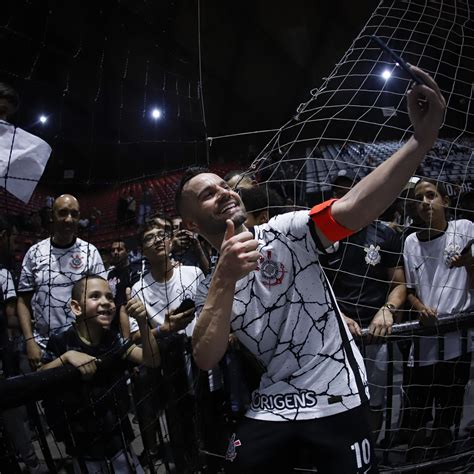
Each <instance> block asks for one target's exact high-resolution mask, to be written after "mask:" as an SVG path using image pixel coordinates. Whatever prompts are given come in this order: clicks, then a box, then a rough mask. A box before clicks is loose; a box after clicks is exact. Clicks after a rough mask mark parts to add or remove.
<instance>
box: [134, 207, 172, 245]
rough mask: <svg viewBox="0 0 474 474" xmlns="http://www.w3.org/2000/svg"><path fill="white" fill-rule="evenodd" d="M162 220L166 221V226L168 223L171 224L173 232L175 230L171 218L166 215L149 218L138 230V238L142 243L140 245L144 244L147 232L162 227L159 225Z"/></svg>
mask: <svg viewBox="0 0 474 474" xmlns="http://www.w3.org/2000/svg"><path fill="white" fill-rule="evenodd" d="M160 220H161V221H165V225H166V223H167V224H169V226H170V228H171V230H172V229H173V221H172V220H171V218H170V217H168V216H165V215H164V214H155V215H153V216H151V217H150V218H148V219H147V220H146V221H145V223H144V224H143V225H142V226H141V227H140V229H139V230H138V234H137V238H138V241H139V242H140V245H141V244H143V236H144V235H145V233H146V232H149V231H150V230H152V229H156V228H158V227H161V225H160V223H159V221H160Z"/></svg>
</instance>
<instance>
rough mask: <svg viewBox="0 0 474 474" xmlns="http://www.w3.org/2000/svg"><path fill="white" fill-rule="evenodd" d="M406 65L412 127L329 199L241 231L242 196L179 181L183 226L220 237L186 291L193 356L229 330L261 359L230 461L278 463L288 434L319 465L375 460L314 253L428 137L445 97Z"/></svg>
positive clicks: (394, 187)
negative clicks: (196, 288)
mask: <svg viewBox="0 0 474 474" xmlns="http://www.w3.org/2000/svg"><path fill="white" fill-rule="evenodd" d="M412 71H413V72H414V74H416V75H417V76H419V77H420V78H421V79H422V80H423V82H424V84H425V85H415V86H414V87H413V89H412V90H411V91H410V93H409V94H408V111H409V115H410V118H411V121H412V124H413V127H414V135H413V137H411V138H410V139H409V140H408V141H407V143H406V144H405V145H403V146H402V147H401V148H400V150H398V151H397V152H396V153H395V154H394V155H393V156H392V157H391V158H389V159H388V160H386V161H385V162H384V163H383V164H381V165H380V166H379V167H378V168H376V169H375V170H374V171H373V172H372V173H371V174H370V175H368V176H367V177H366V178H364V179H363V180H361V181H360V182H359V183H358V184H357V185H356V186H354V188H352V189H351V190H350V191H349V192H348V193H347V194H346V195H345V196H344V197H342V198H341V199H339V200H330V201H327V202H325V203H323V204H321V205H318V206H315V207H314V208H313V209H312V210H311V211H310V212H309V214H308V211H298V212H291V213H287V214H282V215H279V216H276V217H275V218H273V219H271V220H270V221H269V222H268V223H267V224H263V225H261V226H256V227H254V230H253V233H251V232H249V231H248V230H247V229H246V228H245V226H244V225H243V223H244V222H245V220H246V213H245V209H244V207H243V204H242V201H241V199H240V196H239V195H238V194H237V193H236V192H234V191H233V190H232V189H231V188H230V187H229V186H228V184H227V183H226V182H225V181H224V180H223V179H221V178H220V177H219V176H217V175H215V174H212V173H205V172H199V171H198V172H190V173H188V174H186V175H185V176H184V177H183V179H182V181H181V184H180V186H179V187H178V191H177V195H176V205H177V209H178V211H179V213H180V214H181V216H182V218H183V223H184V226H185V227H186V228H187V229H189V230H190V231H192V232H196V233H199V234H201V235H202V236H203V237H204V238H206V239H207V240H208V241H209V242H210V243H211V244H212V245H213V246H214V247H215V248H216V249H220V258H219V262H218V264H217V266H216V269H215V271H214V273H213V275H212V279H210V281H209V280H208V281H207V282H206V281H205V283H207V284H201V286H200V290H201V291H200V292H198V295H197V296H196V308H197V312H198V319H197V322H196V326H195V329H194V333H193V351H194V359H195V361H196V364H197V365H198V366H199V367H200V368H201V369H203V370H208V369H211V368H213V367H214V366H215V365H216V364H217V363H218V362H219V360H220V359H221V358H222V356H223V355H224V353H225V351H226V349H227V346H228V340H229V333H230V331H231V330H232V332H233V334H234V335H235V336H237V338H238V339H239V341H240V342H241V343H242V344H244V345H245V346H246V347H247V349H249V350H250V352H252V353H253V354H254V356H255V357H256V358H257V359H258V360H259V362H260V363H261V364H262V366H263V367H264V370H265V372H264V374H263V376H262V378H261V382H260V387H259V388H258V389H257V390H256V391H254V393H253V396H252V402H251V406H250V408H249V410H248V411H247V413H246V416H245V418H244V419H243V420H242V421H241V422H240V424H239V425H238V427H237V430H236V432H235V433H234V434H233V436H232V437H231V439H230V442H229V447H228V450H227V453H226V456H225V457H226V459H227V460H228V461H231V462H229V463H228V464H227V466H226V467H227V469H228V470H229V472H238V473H240V474H242V473H253V472H288V471H289V469H290V468H291V467H293V466H291V459H290V456H287V453H288V447H289V446H290V445H293V444H295V443H297V444H298V445H299V446H308V447H310V449H311V453H312V456H313V459H312V462H313V463H314V465H316V467H317V469H318V472H326V473H328V472H344V473H356V472H371V473H374V472H377V468H376V465H375V456H374V450H373V444H372V437H371V428H370V422H369V416H368V406H367V400H368V393H367V392H368V391H367V380H366V375H365V370H364V364H363V360H362V357H361V355H360V353H359V351H358V349H357V347H356V345H355V343H354V341H353V339H352V337H351V334H350V332H349V330H348V328H347V326H346V324H345V322H344V320H343V318H342V316H341V314H340V312H339V310H338V307H337V304H336V302H335V300H334V296H333V294H332V291H331V289H330V287H329V285H328V283H327V280H326V278H325V276H324V273H323V271H322V270H321V267H320V264H319V261H318V254H321V253H324V252H325V249H326V248H327V247H329V246H330V245H331V244H332V243H333V242H335V241H338V240H340V239H342V238H344V237H345V236H348V235H351V234H352V233H354V232H355V231H356V230H357V229H360V228H362V227H364V226H366V225H368V224H369V223H370V222H372V221H373V220H374V219H375V218H377V216H379V215H380V214H381V213H382V212H383V211H384V210H385V209H386V208H387V207H388V206H389V205H390V204H391V203H392V202H393V201H394V200H395V198H396V197H397V196H398V194H399V193H400V191H401V189H402V188H403V186H404V185H405V184H406V182H407V181H408V179H409V178H410V176H412V174H413V173H414V171H415V169H416V167H417V165H418V164H419V163H420V162H421V161H422V159H423V158H424V156H425V154H426V152H427V151H428V150H429V149H430V148H431V147H432V145H433V143H434V141H435V140H436V137H437V134H438V129H439V127H440V125H441V123H442V120H443V115H444V109H445V101H444V99H443V97H442V95H441V93H440V90H439V88H438V86H437V85H436V83H435V82H434V81H433V79H432V78H431V77H430V76H429V75H428V74H426V73H424V72H423V71H421V70H420V69H418V68H414V67H412ZM288 459H289V462H290V465H289V464H288V463H287V460H288Z"/></svg>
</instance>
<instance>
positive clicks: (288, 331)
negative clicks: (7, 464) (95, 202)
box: [0, 69, 474, 473]
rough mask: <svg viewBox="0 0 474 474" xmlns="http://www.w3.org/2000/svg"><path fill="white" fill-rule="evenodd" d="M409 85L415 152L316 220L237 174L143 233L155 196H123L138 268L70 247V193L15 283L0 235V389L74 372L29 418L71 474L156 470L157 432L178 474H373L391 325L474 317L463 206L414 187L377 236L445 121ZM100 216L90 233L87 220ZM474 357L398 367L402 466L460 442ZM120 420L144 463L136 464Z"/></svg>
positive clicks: (464, 342) (200, 177)
mask: <svg viewBox="0 0 474 474" xmlns="http://www.w3.org/2000/svg"><path fill="white" fill-rule="evenodd" d="M415 71H416V74H418V75H420V76H421V77H423V79H424V81H425V84H428V85H429V86H430V88H428V86H424V87H425V88H424V89H423V88H421V87H420V86H414V88H413V90H414V91H415V92H412V98H411V99H410V100H409V107H410V108H411V114H410V117H411V120H412V121H413V124H414V129H415V133H416V131H417V130H420V129H421V130H422V131H423V133H424V134H425V135H426V136H427V137H428V138H423V137H420V136H418V137H417V139H416V140H412V141H411V142H409V144H408V145H406V146H405V147H404V148H402V149H401V150H400V151H399V152H397V153H396V154H395V155H394V156H393V157H392V158H390V159H389V160H387V162H386V163H384V165H383V166H381V167H379V168H381V171H380V170H376V171H375V172H374V173H373V174H372V175H369V176H368V177H367V178H365V179H364V181H363V183H362V182H361V183H357V179H356V176H354V175H352V174H351V171H350V170H341V171H339V173H338V175H337V176H336V177H335V179H334V181H333V183H332V193H333V199H334V200H329V201H326V202H325V203H322V204H320V205H317V206H315V207H314V208H313V209H312V210H311V212H310V214H309V217H308V211H305V210H302V211H292V212H288V207H287V206H288V205H289V204H290V203H289V202H287V199H288V195H287V194H288V193H286V190H285V188H284V187H283V188H281V187H276V188H273V187H271V186H269V185H267V184H265V183H262V184H259V183H258V182H257V181H256V180H255V179H254V177H253V176H251V175H249V174H247V173H243V172H236V173H231V174H229V175H228V176H226V177H225V179H224V178H220V177H218V176H216V175H214V174H212V173H209V172H207V171H206V170H202V169H199V170H189V172H188V173H186V174H185V176H184V177H183V180H182V181H181V183H180V186H179V188H178V191H177V195H176V209H177V212H178V213H179V215H180V217H175V218H173V219H172V218H169V217H167V216H164V215H160V214H158V215H152V205H151V202H152V190H148V189H146V190H145V195H144V196H143V197H142V203H141V205H140V207H139V209H138V213H137V205H136V202H135V199H134V197H133V196H130V195H125V194H124V195H122V196H120V202H119V203H118V207H117V209H118V213H119V223H124V222H126V221H127V220H130V219H137V222H138V224H140V227H139V230H138V232H137V235H136V239H137V242H138V243H139V246H140V253H141V258H138V259H136V258H134V259H131V258H129V250H130V249H128V248H127V242H124V241H123V240H121V239H118V240H115V241H114V242H113V243H112V245H111V247H110V263H111V266H110V267H109V268H108V269H107V270H106V268H105V266H104V262H103V260H102V258H101V255H100V253H99V251H98V250H97V248H96V247H95V246H94V245H92V244H91V243H89V242H87V241H85V240H83V239H82V238H80V237H79V236H78V232H79V227H80V226H81V214H80V205H79V202H78V200H77V199H76V198H75V197H74V196H72V195H69V194H63V195H61V196H59V197H57V198H56V199H55V200H54V201H53V202H51V203H50V204H51V207H50V216H51V222H52V224H51V228H50V236H48V237H46V238H44V239H42V240H40V241H39V242H37V243H35V244H34V245H32V246H31V247H30V248H29V249H28V251H27V252H26V255H25V256H24V258H23V262H22V265H21V271H20V272H19V274H18V275H12V273H11V272H10V271H9V269H8V262H9V259H10V257H11V251H12V249H13V248H14V242H13V239H14V232H13V231H12V228H11V225H10V224H9V223H8V221H7V220H6V219H0V250H1V253H2V261H3V262H4V266H3V267H2V268H1V269H0V278H1V281H0V283H1V287H2V307H1V309H2V311H1V314H0V316H1V323H2V326H1V328H0V329H1V331H0V336H1V344H0V347H1V348H2V369H3V374H4V377H5V378H7V379H8V378H10V377H12V376H15V375H18V374H27V373H29V372H35V371H45V374H47V371H48V370H53V369H59V368H60V367H63V366H65V365H66V366H72V367H75V368H77V369H78V371H79V373H80V374H81V377H80V378H79V377H77V378H76V379H74V380H73V381H72V382H71V383H70V384H68V385H67V386H59V387H58V386H57V385H56V386H55V387H56V388H55V391H54V393H52V394H51V396H49V397H46V398H45V399H44V400H43V402H42V407H43V409H44V413H45V417H46V421H47V423H48V425H49V428H50V430H51V432H52V434H53V436H54V437H55V439H56V441H61V442H62V443H64V446H65V449H66V453H67V454H68V455H69V456H70V458H71V462H72V465H73V469H74V472H78V473H79V472H116V473H128V472H144V467H146V466H149V467H150V469H153V467H152V466H153V465H154V463H155V462H156V461H157V460H160V459H161V458H164V457H166V453H165V452H164V450H165V445H166V443H164V442H163V439H162V437H161V436H160V435H162V434H163V427H162V426H161V420H162V418H161V417H162V414H163V413H166V416H167V420H168V422H169V424H168V431H169V436H170V443H171V445H172V447H173V449H174V454H175V456H174V461H175V464H176V468H177V471H178V472H184V473H186V472H194V470H195V469H197V466H198V465H199V460H197V458H199V453H202V452H203V450H204V451H210V452H213V453H216V454H218V456H217V457H212V456H210V457H209V458H207V459H206V461H205V462H204V464H206V465H207V469H208V472H218V471H219V469H221V468H222V467H223V466H224V464H225V469H226V472H239V473H243V472H289V469H290V468H291V467H293V465H294V464H295V463H297V464H298V465H299V466H302V467H306V468H311V467H314V466H315V465H317V467H318V470H319V469H320V470H321V472H356V469H359V468H362V467H364V466H365V467H366V468H367V470H366V472H377V468H376V466H375V461H374V458H375V450H374V445H373V443H372V442H371V441H370V440H371V439H372V434H371V432H372V433H375V437H374V438H375V440H376V439H377V436H378V433H379V432H380V429H381V426H382V423H383V417H382V415H383V409H384V405H385V403H386V390H385V389H386V384H387V366H388V355H387V344H386V340H385V338H386V337H387V336H389V335H390V333H391V331H392V327H393V325H394V324H395V323H397V322H401V321H404V320H407V319H410V318H413V319H416V318H417V319H419V322H420V324H422V325H426V326H434V325H435V324H436V320H437V318H438V315H440V314H451V315H456V314H460V313H465V312H469V311H472V310H473V309H474V308H473V301H474V299H473V297H472V296H473V295H472V288H473V286H474V259H473V256H472V246H473V239H474V226H473V222H472V214H470V213H469V212H468V211H469V208H468V206H466V207H465V208H464V212H465V215H463V216H460V215H459V213H458V214H456V215H454V216H453V215H451V214H450V212H449V210H450V202H449V198H448V196H447V192H446V190H445V188H444V186H443V185H442V184H441V183H437V182H435V181H432V180H430V179H426V178H411V179H410V181H408V183H407V184H406V187H405V189H404V190H403V191H402V194H401V195H400V197H399V198H398V199H397V200H396V201H395V202H394V203H393V204H392V206H391V207H389V208H388V209H387V210H386V211H385V213H384V214H383V215H382V216H381V217H380V218H379V219H377V220H374V219H375V218H376V216H378V215H379V214H380V212H381V211H382V210H383V209H385V208H387V206H388V204H389V203H390V202H391V201H393V198H394V197H395V196H396V194H395V190H396V188H397V186H398V184H397V183H395V184H390V182H389V181H390V180H391V179H392V178H393V176H394V174H397V173H394V170H397V171H398V172H399V173H400V174H403V176H406V177H407V180H408V176H409V174H410V173H409V172H408V171H409V170H410V169H411V170H412V172H413V170H414V169H415V168H416V163H415V165H413V163H412V162H413V161H416V160H418V161H421V159H422V158H423V156H424V154H425V153H426V150H427V149H429V148H430V147H431V145H432V144H433V141H434V140H435V139H436V135H437V130H438V128H439V124H440V123H441V117H442V115H443V113H444V99H442V97H441V95H440V93H439V90H438V89H437V86H436V84H435V83H434V81H432V79H431V78H430V77H429V76H428V75H426V74H425V73H423V71H421V70H419V69H415ZM417 94H418V95H417ZM416 97H418V99H417V98H416ZM420 97H422V98H423V100H422V101H420ZM427 103H429V104H430V107H429V108H428V109H427V108H426V107H427V105H426V104H427ZM427 124H428V125H427ZM414 142H416V143H414ZM406 163H409V165H407V164H406ZM391 167H393V169H392V168H391ZM410 167H411V168H410ZM393 179H394V180H395V181H396V179H397V178H393ZM384 186H385V187H386V189H387V192H385V189H384ZM398 191H399V188H398ZM398 191H397V192H398ZM242 203H243V205H242ZM292 204H293V203H291V205H292ZM369 208H370V209H369ZM369 211H370V212H369ZM331 212H332V213H333V214H331ZM94 216H95V217H94V222H93V223H92V225H97V222H98V220H100V212H99V211H98V209H95V211H94ZM36 220H37V219H36ZM90 225H91V222H90V221H89V222H88V226H90ZM247 229H249V231H247ZM350 229H353V230H350ZM355 229H357V230H355ZM218 251H219V253H218ZM321 267H322V268H323V269H324V272H323V271H322V270H321ZM15 280H18V281H17V283H15ZM328 282H329V283H330V286H331V287H332V289H333V291H334V293H333V292H332V291H331V289H330V286H329V284H328ZM280 292H281V293H280ZM333 295H335V298H336V299H337V305H336V303H335V302H334V296H333ZM339 308H340V310H339ZM339 311H340V312H339ZM340 315H342V317H340ZM344 321H345V322H344ZM231 328H232V330H231ZM364 330H366V333H367V336H366V337H365V338H363V337H362V333H363V331H364ZM310 333H311V337H309V335H310ZM191 338H192V346H193V347H192V349H191V348H190V347H191V346H190V339H191ZM20 340H21V343H20V344H19V343H18V342H19V341H20ZM356 342H357V343H358V344H359V346H360V351H361V352H362V354H363V357H364V361H365V369H364V363H363V362H362V358H361V356H360V353H359V351H358V349H357V347H356ZM471 346H472V341H471V339H469V338H467V337H466V334H465V333H463V332H461V331H452V332H450V333H447V334H445V335H436V336H430V337H423V338H421V339H415V338H414V339H413V340H411V341H409V343H408V344H405V345H404V346H403V347H402V348H401V349H402V354H403V357H404V359H405V366H406V370H405V373H404V383H403V391H404V393H405V395H406V396H405V397H404V406H403V410H402V417H401V420H400V428H401V429H400V430H399V433H398V439H397V440H392V442H394V443H395V442H397V443H399V444H403V443H405V444H407V447H408V449H407V458H408V460H410V458H411V460H420V459H423V456H430V455H431V454H430V453H432V452H438V451H442V450H443V449H449V447H450V446H451V444H452V442H453V441H454V439H455V436H456V431H455V429H454V427H455V426H456V425H459V421H460V418H461V416H462V407H463V397H464V392H465V387H466V384H467V382H468V380H469V375H470V366H471V350H472V347H471ZM341 348H343V349H342V350H341ZM199 369H200V370H199ZM366 373H367V376H366ZM128 380H130V381H131V383H130V387H131V388H130V390H129V388H128V384H127V382H128ZM196 381H199V383H196ZM288 387H290V389H288ZM253 388H255V389H256V390H255V391H252V389H253ZM291 389H292V390H293V391H291ZM369 393H370V410H369V403H367V402H368V399H369ZM19 395H20V394H19ZM221 396H222V398H220V397H221ZM132 402H133V403H132ZM223 407H224V408H223ZM132 411H133V413H134V414H135V418H136V421H137V422H138V425H139V430H140V435H141V440H142V444H143V452H142V453H141V454H140V455H136V453H135V452H134V450H133V449H132V446H131V444H132V441H133V439H134V437H135V434H134V429H133V426H132V423H131V421H130V420H131V416H129V414H130V413H131V412H132ZM244 413H245V414H246V417H245V419H244V417H243V416H242V415H243V414H244ZM369 414H370V416H369ZM2 421H3V424H4V428H5V433H6V434H7V436H8V437H9V438H10V440H11V442H12V443H13V444H14V446H15V449H16V451H17V452H18V455H19V456H21V458H22V461H23V462H24V463H25V464H26V465H27V467H28V469H29V471H30V472H47V469H46V468H45V466H44V465H43V464H42V463H41V462H40V461H39V460H38V457H37V453H36V452H35V450H34V448H33V443H32V434H31V431H30V429H29V427H28V424H27V423H26V421H27V414H26V410H25V408H24V406H19V407H14V408H8V409H5V410H3V412H2ZM270 421H271V422H276V421H278V423H268V422H270ZM369 421H370V423H369ZM292 423H296V424H295V425H293V424H292ZM301 423H304V424H305V425H304V426H305V427H306V428H305V429H304V430H302V429H300V428H299V427H301V426H302V425H301ZM276 426H278V429H277V428H276ZM328 433H331V436H329V435H328ZM336 433H337V436H340V438H338V439H339V442H338V441H337V440H336V438H334V436H335V435H336ZM326 435H327V441H328V444H327V445H326V447H325V451H324V454H323V453H322V452H319V455H317V456H316V459H315V457H314V456H310V457H309V460H306V459H305V456H304V454H305V453H304V452H302V453H299V452H298V451H297V449H296V446H294V445H293V444H291V447H292V450H294V451H292V456H291V457H288V456H286V457H283V456H281V455H280V454H278V453H275V452H274V449H273V448H274V447H275V446H277V445H278V443H279V441H278V437H279V436H281V437H282V438H281V439H283V440H286V441H284V442H283V443H284V445H283V446H282V447H286V442H290V441H291V443H293V441H295V440H297V441H298V443H299V444H302V445H303V444H308V445H310V446H312V445H313V446H314V445H316V444H315V443H319V444H318V446H319V447H320V445H321V444H324V441H325V436H326ZM198 438H199V439H198ZM267 442H268V443H270V444H269V445H268V446H267V445H266V444H265V443H267ZM361 453H362V455H361ZM282 454H283V453H282ZM312 454H314V453H312ZM220 458H225V461H226V462H225V463H224V462H223V461H220ZM216 459H217V460H216ZM288 463H289V464H288ZM356 465H357V467H354V466H356ZM201 466H202V465H201ZM262 466H266V469H267V471H262V470H260V471H258V469H261V467H262ZM349 466H350V467H349ZM336 468H337V469H339V470H338V471H336V470H335V469H336ZM255 469H257V470H255Z"/></svg>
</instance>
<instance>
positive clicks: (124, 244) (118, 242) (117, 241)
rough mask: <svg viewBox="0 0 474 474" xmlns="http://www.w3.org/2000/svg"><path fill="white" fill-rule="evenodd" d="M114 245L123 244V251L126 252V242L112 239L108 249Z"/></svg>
mask: <svg viewBox="0 0 474 474" xmlns="http://www.w3.org/2000/svg"><path fill="white" fill-rule="evenodd" d="M114 244H123V246H124V247H125V250H127V242H125V239H114V240H112V243H111V244H110V248H112V245H114Z"/></svg>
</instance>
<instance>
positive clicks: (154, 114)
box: [151, 109, 161, 120]
mask: <svg viewBox="0 0 474 474" xmlns="http://www.w3.org/2000/svg"><path fill="white" fill-rule="evenodd" d="M151 117H152V118H153V119H155V120H158V119H159V118H161V110H160V109H153V110H152V111H151Z"/></svg>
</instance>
